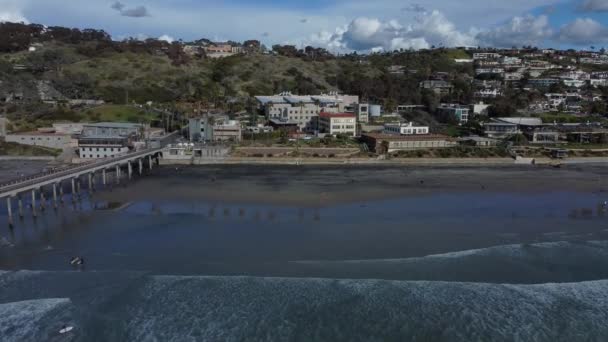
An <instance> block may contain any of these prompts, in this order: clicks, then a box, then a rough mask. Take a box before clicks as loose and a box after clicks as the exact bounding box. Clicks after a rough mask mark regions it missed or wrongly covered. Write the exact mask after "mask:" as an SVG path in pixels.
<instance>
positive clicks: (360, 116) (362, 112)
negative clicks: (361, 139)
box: [355, 103, 369, 123]
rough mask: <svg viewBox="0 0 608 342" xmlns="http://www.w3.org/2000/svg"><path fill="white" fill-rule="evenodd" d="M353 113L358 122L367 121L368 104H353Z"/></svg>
mask: <svg viewBox="0 0 608 342" xmlns="http://www.w3.org/2000/svg"><path fill="white" fill-rule="evenodd" d="M355 114H356V115H357V121H359V122H360V123H368V122H369V104H367V103H358V104H356V105H355Z"/></svg>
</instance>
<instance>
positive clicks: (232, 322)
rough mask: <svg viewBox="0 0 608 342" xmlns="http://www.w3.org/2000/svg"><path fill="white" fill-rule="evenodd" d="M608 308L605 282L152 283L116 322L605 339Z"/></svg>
mask: <svg viewBox="0 0 608 342" xmlns="http://www.w3.org/2000/svg"><path fill="white" fill-rule="evenodd" d="M606 307H608V281H593V282H584V283H575V284H547V285H498V284H478V283H450V282H428V281H421V282H408V281H385V280H332V279H297V278H249V277H174V276H172V277H165V276H158V277H154V278H152V279H151V280H150V282H148V283H147V284H146V286H144V288H143V289H142V291H141V293H139V294H138V296H137V297H136V298H133V299H132V300H131V301H130V302H129V303H128V304H127V306H126V308H125V310H123V311H122V312H121V313H120V314H119V316H122V317H132V319H131V320H130V321H129V323H128V324H127V325H126V327H125V329H126V331H129V332H130V333H129V334H128V335H127V337H128V339H129V340H133V341H145V340H163V341H180V340H209V341H214V340H222V341H239V340H248V341H285V340H304V341H306V340H314V341H342V340H344V341H346V340H348V341H381V340H404V341H429V340H431V341H473V340H485V341H490V340H491V341H501V340H502V341H507V340H508V341H512V340H519V341H549V340H552V341H574V340H581V337H584V339H585V340H592V341H595V340H597V341H603V340H606V339H608V326H607V323H608V310H606ZM560 327H567V328H560Z"/></svg>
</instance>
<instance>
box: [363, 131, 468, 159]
mask: <svg viewBox="0 0 608 342" xmlns="http://www.w3.org/2000/svg"><path fill="white" fill-rule="evenodd" d="M361 140H362V141H363V142H364V143H365V144H367V146H368V148H369V149H370V151H374V152H376V153H378V154H383V153H392V152H396V151H411V150H423V149H433V148H446V147H453V146H456V145H458V142H457V140H456V139H453V138H450V137H448V136H445V135H439V134H425V135H395V134H376V133H367V134H363V135H362V136H361Z"/></svg>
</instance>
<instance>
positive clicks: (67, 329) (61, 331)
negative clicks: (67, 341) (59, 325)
mask: <svg viewBox="0 0 608 342" xmlns="http://www.w3.org/2000/svg"><path fill="white" fill-rule="evenodd" d="M72 330H74V327H65V328H63V329H61V330H59V333H60V334H65V333H69V332H70V331H72Z"/></svg>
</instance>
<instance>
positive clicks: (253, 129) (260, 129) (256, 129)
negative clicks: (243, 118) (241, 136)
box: [245, 124, 274, 134]
mask: <svg viewBox="0 0 608 342" xmlns="http://www.w3.org/2000/svg"><path fill="white" fill-rule="evenodd" d="M273 131H274V128H272V127H271V126H264V125H261V124H260V125H257V126H248V127H246V128H245V132H247V133H253V134H262V133H272V132H273Z"/></svg>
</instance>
